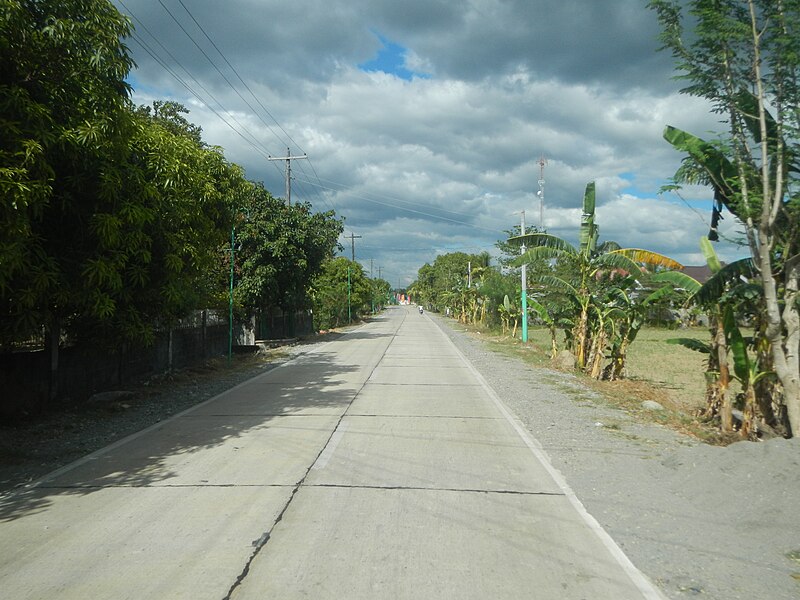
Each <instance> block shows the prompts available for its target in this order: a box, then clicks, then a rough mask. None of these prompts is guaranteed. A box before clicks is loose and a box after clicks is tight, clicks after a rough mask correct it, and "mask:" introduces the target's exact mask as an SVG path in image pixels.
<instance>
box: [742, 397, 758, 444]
mask: <svg viewBox="0 0 800 600" xmlns="http://www.w3.org/2000/svg"><path fill="white" fill-rule="evenodd" d="M743 414H744V416H743V417H742V427H741V429H740V430H739V434H740V435H741V436H742V437H743V438H744V439H746V440H754V439H756V437H757V436H756V428H755V422H756V396H755V390H754V389H753V386H752V385H749V386H747V389H746V390H745V391H744V411H743Z"/></svg>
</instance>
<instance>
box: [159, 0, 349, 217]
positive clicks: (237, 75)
mask: <svg viewBox="0 0 800 600" xmlns="http://www.w3.org/2000/svg"><path fill="white" fill-rule="evenodd" d="M178 3H179V4H180V5H181V6H182V7H183V9H184V11H186V14H187V15H189V18H190V19H191V20H192V22H193V23H194V24H195V25H196V26H197V28H198V29H199V30H200V32H201V33H202V34H203V35H204V36H205V38H206V40H208V42H209V43H210V44H211V46H212V47H213V48H214V50H216V51H217V54H219V55H220V57H221V58H222V60H223V61H224V62H225V64H226V65H227V66H228V68H229V69H230V70H231V71H232V72H233V74H234V75H235V76H236V78H237V79H238V80H239V81H240V82H241V84H242V85H243V86H244V87H245V89H246V90H247V91H248V92H249V93H250V96H252V98H253V99H254V100H255V101H256V104H258V106H259V107H260V108H261V110H262V111H264V113H266V114H267V115H268V116H269V117H270V119H272V121H273V122H274V123H275V124H276V125H277V126H278V128H279V129H280V130H281V131H282V132H283V134H284V135H285V136H286V138H287V139H288V140H289V141H290V142H291V143H293V144H294V145H295V147H297V148H298V149H299V150H300V151H301V152H304V153H305V151H304V150H303V148H302V147H301V146H300V144H298V143H297V142H296V141H295V140H294V138H292V136H291V135H290V134H289V132H287V131H286V129H284V127H283V126H282V125H281V124H280V122H278V120H277V119H276V118H275V116H274V115H273V114H272V113H271V112H270V111H269V109H267V107H266V106H264V104H263V102H261V100H260V99H259V98H258V96H256V94H255V93H254V92H253V90H252V89H251V88H250V86H249V85H248V84H247V82H246V81H245V80H244V79H243V78H242V76H241V75H240V74H239V71H237V69H236V67H234V66H233V64H232V63H231V62H230V61H229V60H228V57H227V56H225V53H224V52H222V50H221V49H220V47H219V46H218V45H217V44H216V42H214V40H213V39H212V38H211V36H210V35H209V34H208V32H207V31H206V30H205V28H204V27H203V26H202V25H201V24H200V22H199V21H198V20H197V18H195V16H194V14H192V12H191V11H190V10H189V8H188V7H187V6H186V4H184V3H183V1H182V0H178ZM159 4H161V6H163V7H164V9H165V10H166V11H167V13H169V15H170V17H172V19H173V20H174V21H175V22H176V23H177V24H178V26H179V27H180V28H181V30H182V31H183V32H184V33H185V34H186V35H187V37H189V39H191V41H192V43H194V45H195V46H196V47H197V48H198V50H200V52H201V53H202V54H203V56H205V57H206V59H207V60H208V62H209V63H211V65H212V66H213V67H214V68H215V69H216V71H217V72H218V73H219V74H220V76H222V78H223V79H224V80H225V82H226V83H227V84H228V86H229V87H230V88H231V89H232V90H233V91H234V92H235V93H236V95H237V96H239V98H240V99H241V100H242V101H243V102H244V103H245V104H246V105H247V106H248V108H250V110H251V111H252V112H253V114H254V115H255V116H256V117H257V118H258V119H259V121H261V123H262V124H263V125H264V126H265V127H266V128H267V130H268V131H269V132H270V133H271V134H272V135H273V136H274V137H275V138H276V139H277V140H278V141H280V142H281V143H282V144H284V143H285V141H284V140H283V139H282V138H281V137H280V136H279V135H278V134H277V133H276V132H275V131H274V130H273V128H272V127H271V126H270V125H269V123H267V122H266V121H265V120H264V119H263V118H262V117H261V115H260V114H259V113H258V111H257V110H256V109H255V108H253V106H252V105H251V104H250V103H249V102H248V101H247V100H246V99H245V98H244V96H242V94H241V93H239V91H238V90H237V89H236V86H234V84H233V83H232V82H231V81H230V80H229V79H228V78H227V77H226V76H225V75H224V74H223V73H222V71H221V70H220V69H219V68H218V67H217V65H216V64H215V63H214V62H213V61H212V60H211V57H210V56H208V54H206V52H205V51H204V50H203V49H202V48H201V47H200V45H199V44H198V43H197V41H196V40H195V39H194V38H193V37H192V36H191V35H190V34H189V32H188V31H187V30H186V29H185V28H184V27H183V26H182V25H181V24H180V22H179V21H178V20H177V17H175V15H174V14H173V13H172V12H171V11H170V10H169V9H168V8H167V7H166V6H165V5H164V3H163V2H162V1H161V0H159ZM287 146H288V144H287ZM299 169H300V171H301V172H302V173H303V174H304V175H305V176H306V177H308V175H307V174H306V173H305V169H304V168H303V166H302V164H300V165H299ZM315 172H316V171H315ZM300 188H301V191H302V190H303V188H302V186H300ZM315 191H316V190H315ZM317 196H318V197H320V198H322V199H323V201H324V202H326V203H328V204H329V205H330V206H331V208H334V207H333V205H332V204H330V202H329V201H328V200H327V199H326V198H325V197H324V196H323V195H322V194H320V193H319V192H317ZM334 210H335V208H334Z"/></svg>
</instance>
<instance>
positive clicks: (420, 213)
mask: <svg viewBox="0 0 800 600" xmlns="http://www.w3.org/2000/svg"><path fill="white" fill-rule="evenodd" d="M306 183H308V184H309V185H318V186H319V187H321V188H323V189H326V190H330V191H332V192H340V191H342V190H337V189H335V188H331V187H326V186H324V185H322V184H317V183H314V182H313V181H306ZM348 194H349V195H350V196H352V197H353V198H358V199H359V200H365V201H366V202H372V203H374V204H380V205H381V206H388V207H390V208H396V209H399V210H404V211H407V212H411V213H415V214H418V215H423V216H425V217H432V218H434V219H440V220H442V221H448V222H450V223H457V224H458V225H466V226H468V227H472V228H474V229H481V230H483V231H491V232H492V233H500V234H504V233H505V232H504V231H502V230H499V229H491V228H489V227H483V226H481V225H475V224H474V223H469V222H467V221H459V220H457V219H451V218H449V217H443V216H441V215H436V214H433V213H429V212H425V211H422V210H416V209H413V208H406V207H405V206H398V205H396V204H391V203H389V202H381V201H380V200H375V199H374V198H368V197H366V196H362V195H359V194H355V193H353V192H348ZM443 212H452V211H443ZM455 214H458V213H455ZM464 216H466V215H464Z"/></svg>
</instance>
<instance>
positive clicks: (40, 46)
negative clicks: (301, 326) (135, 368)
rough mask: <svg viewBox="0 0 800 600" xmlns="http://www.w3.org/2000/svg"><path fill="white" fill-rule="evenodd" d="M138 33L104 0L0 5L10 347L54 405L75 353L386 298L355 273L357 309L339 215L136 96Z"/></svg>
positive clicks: (0, 301)
mask: <svg viewBox="0 0 800 600" xmlns="http://www.w3.org/2000/svg"><path fill="white" fill-rule="evenodd" d="M130 35H131V23H130V21H129V20H128V19H127V18H126V17H124V16H122V15H121V14H120V13H119V12H118V11H117V9H116V8H115V7H114V5H113V4H112V3H111V2H109V1H108V0H90V1H83V0H82V1H78V0H64V1H62V2H55V3H53V2H15V1H6V2H3V3H2V11H1V12H0V53H2V55H3V61H2V67H0V128H2V143H0V352H12V351H16V350H21V349H27V348H29V347H30V346H31V345H34V346H38V347H41V346H42V345H44V346H45V347H46V348H47V352H48V354H49V356H50V359H49V362H50V365H51V369H50V370H49V371H48V372H46V373H43V374H42V379H47V378H50V380H51V387H50V390H51V391H50V395H51V398H50V400H53V399H54V398H55V397H56V396H57V395H58V389H57V386H56V385H55V383H54V382H55V381H56V376H55V372H56V370H57V368H58V367H57V365H58V353H59V349H60V348H61V347H63V345H64V344H65V343H68V344H70V345H76V344H83V345H87V346H88V345H92V346H97V347H102V348H103V349H104V350H107V351H108V352H111V353H115V352H118V351H120V350H122V349H126V350H128V351H130V350H131V349H133V348H137V347H146V346H150V345H152V344H153V341H154V338H155V335H156V332H158V331H164V330H166V329H169V328H171V327H173V326H174V325H175V324H176V323H179V322H180V321H181V320H182V319H184V318H186V317H187V316H189V315H191V314H193V313H196V312H198V311H201V310H205V309H212V310H215V311H216V312H217V313H218V314H219V315H225V318H226V319H227V318H229V317H230V318H232V319H236V320H237V321H238V322H240V323H242V322H247V321H249V320H250V319H251V318H253V317H257V316H258V315H260V314H271V311H281V312H282V313H283V314H294V313H297V312H308V311H313V313H314V315H315V316H316V315H319V319H318V321H319V322H318V323H317V326H318V327H329V326H335V325H339V324H342V323H344V322H346V320H345V319H357V318H358V317H359V315H360V314H362V313H364V312H367V311H370V310H372V307H373V306H375V305H376V304H378V305H380V304H381V303H382V302H384V301H385V299H386V296H387V294H386V292H387V291H388V283H387V282H385V281H382V280H368V278H366V276H365V275H364V273H363V272H362V270H361V268H360V267H358V266H357V265H355V263H353V264H351V265H350V267H351V268H350V270H351V271H352V276H353V278H352V279H353V281H352V282H351V283H352V286H353V287H352V290H351V291H352V292H353V293H352V296H353V298H352V302H351V303H350V310H349V311H348V310H347V309H348V301H347V300H348V294H347V293H346V291H345V293H338V294H333V293H328V290H327V289H326V287H327V286H332V285H333V282H332V281H331V280H330V277H331V275H330V273H331V269H332V265H338V264H339V262H340V261H341V260H344V259H336V258H335V255H336V253H337V252H338V251H340V250H341V248H340V247H339V245H338V242H337V240H338V237H339V235H340V234H341V232H342V230H343V221H342V219H341V218H339V217H337V216H336V215H335V214H334V212H333V211H327V212H319V211H314V210H313V208H312V206H311V205H310V204H307V203H295V204H292V205H288V204H287V203H286V202H285V201H284V200H282V199H279V198H275V197H273V196H272V195H271V194H270V192H269V191H268V190H266V189H265V188H264V187H263V185H262V184H261V183H259V182H254V181H250V180H248V179H247V178H246V175H245V172H244V170H243V169H242V168H241V167H239V166H238V165H236V164H234V163H231V162H230V161H229V160H227V159H226V157H225V154H224V151H223V149H222V148H220V147H217V146H213V145H210V144H208V143H207V142H206V141H204V139H203V132H202V130H201V129H200V127H198V126H197V125H195V124H193V123H191V121H190V120H189V118H188V110H187V109H186V108H185V107H184V106H182V105H180V104H178V103H176V102H172V101H168V100H157V101H155V102H153V103H152V104H151V105H149V106H137V105H135V104H134V103H133V102H132V101H131V99H130V94H131V91H132V90H131V88H130V85H129V84H128V77H129V73H130V70H131V69H132V67H133V66H134V65H133V61H132V59H131V57H130V55H129V52H128V48H127V47H126V45H125V40H126V38H128V37H129V36H130ZM337 261H339V262H337ZM347 262H348V263H349V262H350V261H347ZM365 290H368V291H365ZM333 304H338V306H339V307H342V306H343V307H344V311H345V312H344V314H342V313H341V310H340V312H339V313H336V314H334V312H335V311H333V309H332V306H333ZM42 338H44V341H43V342H42Z"/></svg>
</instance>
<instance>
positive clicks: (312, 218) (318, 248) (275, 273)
mask: <svg viewBox="0 0 800 600" xmlns="http://www.w3.org/2000/svg"><path fill="white" fill-rule="evenodd" d="M239 210H240V211H241V213H240V215H241V218H240V224H239V225H238V233H237V237H236V240H237V244H238V246H239V249H238V250H237V254H238V257H239V267H240V273H239V278H238V281H237V284H236V288H235V295H236V299H237V302H238V303H239V305H240V306H241V307H243V308H244V310H245V311H247V312H252V311H266V310H268V309H270V308H273V307H278V308H281V309H282V310H284V311H293V310H298V309H303V308H308V307H309V306H310V299H309V298H308V295H307V291H308V288H309V286H310V285H311V282H312V280H313V279H314V277H315V276H316V275H317V274H318V273H319V272H320V270H321V269H322V265H323V263H324V262H325V261H326V260H328V259H329V258H331V257H332V256H333V254H334V252H335V251H336V250H337V249H338V248H339V247H338V244H337V239H338V237H339V235H340V234H341V232H342V230H343V226H342V222H341V220H339V219H337V218H335V216H334V214H333V212H332V211H329V212H323V213H312V212H311V206H310V205H309V204H304V203H297V204H292V205H287V204H286V203H285V202H284V201H283V200H280V199H277V198H274V197H273V196H272V195H271V194H270V193H269V192H268V191H266V190H265V189H264V188H263V186H261V185H260V184H253V185H252V187H251V189H250V191H249V192H248V194H247V196H246V198H244V199H243V202H242V203H241V204H240V207H239Z"/></svg>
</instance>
